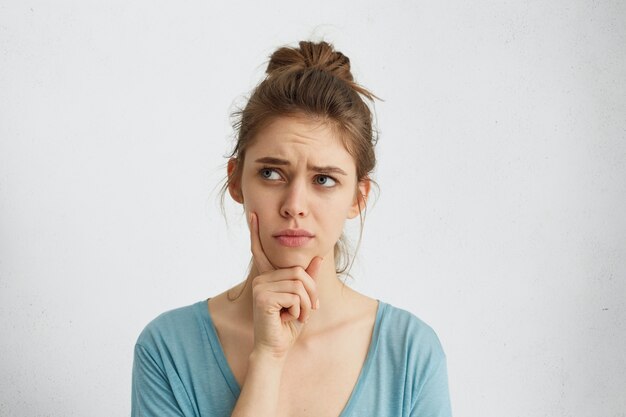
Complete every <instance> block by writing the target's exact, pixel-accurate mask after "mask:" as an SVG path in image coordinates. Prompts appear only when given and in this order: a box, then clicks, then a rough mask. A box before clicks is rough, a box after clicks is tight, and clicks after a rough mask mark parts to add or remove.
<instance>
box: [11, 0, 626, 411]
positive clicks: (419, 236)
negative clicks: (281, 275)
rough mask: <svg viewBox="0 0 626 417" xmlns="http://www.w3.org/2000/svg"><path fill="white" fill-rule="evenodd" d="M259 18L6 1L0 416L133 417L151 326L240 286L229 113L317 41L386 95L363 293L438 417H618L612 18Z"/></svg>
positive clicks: (458, 12)
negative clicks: (413, 345) (436, 377)
mask: <svg viewBox="0 0 626 417" xmlns="http://www.w3.org/2000/svg"><path fill="white" fill-rule="evenodd" d="M261 3H262V2H253V1H247V2H242V1H233V2H221V3H219V4H218V3H216V2H211V1H190V2H151V1H145V0H144V1H134V2H129V1H101V2H96V1H93V0H91V1H86V0H82V1H57V2H55V3H54V4H53V2H49V1H28V0H23V1H18V0H13V1H10V0H9V1H7V0H3V1H1V2H0V140H1V141H0V317H1V321H0V335H1V336H0V375H2V377H1V378H0V415H2V416H58V417H71V416H80V417H83V416H90V417H98V416H103V417H104V416H107V417H108V416H115V415H128V413H129V410H130V371H131V362H132V350H133V344H134V342H135V338H136V337H137V335H138V334H139V332H140V331H141V329H142V328H143V326H144V325H145V324H146V323H147V322H148V321H149V320H150V319H152V318H153V317H154V316H156V315H157V314H158V313H160V312H163V311H165V310H168V309H170V308H174V307H177V306H182V305H186V304H190V303H193V302H195V301H199V300H201V299H204V298H206V297H208V296H211V295H213V294H216V293H218V292H221V291H223V290H224V289H226V288H227V287H229V286H230V285H233V284H234V283H236V282H238V281H239V280H241V279H242V278H243V273H244V270H245V267H246V265H247V260H248V242H247V235H246V231H245V225H244V224H243V222H242V221H241V218H240V216H239V215H238V210H237V208H236V207H235V206H234V205H233V204H229V205H228V206H227V208H228V211H229V213H230V214H229V220H230V228H227V227H226V225H225V222H224V219H223V218H222V217H221V215H220V214H219V208H218V206H217V204H216V203H215V197H216V192H215V191H214V190H213V188H214V187H215V186H216V185H218V183H219V181H220V179H221V177H222V175H223V173H224V170H223V163H224V162H225V159H223V155H224V154H226V152H227V151H228V150H229V147H230V143H231V142H230V139H229V138H230V135H231V130H230V127H229V119H228V113H229V111H230V110H232V104H233V101H234V100H235V99H237V97H241V96H242V95H243V94H245V93H246V92H248V91H249V89H250V88H251V87H252V86H253V85H254V84H255V83H256V82H257V81H258V80H259V78H260V76H261V74H262V72H263V69H264V67H263V63H264V62H265V60H266V58H267V56H268V55H269V53H270V52H271V51H272V50H273V49H274V48H275V47H277V46H279V45H282V44H285V43H293V42H294V41H296V40H299V39H304V38H309V37H311V36H314V37H319V36H324V37H325V38H326V39H327V40H329V41H332V42H334V43H335V44H336V46H337V48H338V49H340V50H341V51H343V52H345V53H346V54H347V55H348V56H349V57H350V58H351V60H352V62H353V64H354V65H353V66H354V72H355V74H356V77H357V79H358V80H359V81H360V82H361V83H363V84H364V85H365V86H367V87H368V88H371V89H372V90H373V91H374V92H375V93H376V94H378V95H379V96H380V97H382V98H383V99H384V100H385V101H384V102H380V103H378V104H377V106H376V108H377V114H378V123H379V128H380V131H381V137H380V143H379V147H378V152H379V166H378V169H377V173H376V178H377V179H378V182H379V183H380V186H381V193H380V198H379V200H378V202H377V204H376V205H375V206H374V207H373V208H371V210H370V211H369V214H368V219H367V222H366V228H365V232H364V242H363V246H362V248H361V251H360V252H359V258H358V259H359V262H360V263H359V264H358V266H356V267H355V268H354V271H353V272H354V274H355V276H356V277H357V282H356V283H355V286H356V288H357V289H359V290H361V291H363V292H365V293H367V294H369V295H371V296H374V297H377V298H380V299H383V300H385V301H387V302H390V303H392V304H395V305H397V306H399V307H403V308H406V309H408V310H411V311H412V312H414V313H416V314H417V315H418V316H420V317H421V318H422V319H424V320H425V321H426V322H428V323H430V324H431V325H432V326H433V327H434V328H435V329H436V331H437V332H438V334H439V336H440V338H441V340H442V342H443V344H444V348H445V349H446V352H447V355H448V361H449V378H450V388H451V395H452V402H453V411H454V413H455V415H456V416H480V417H503V416H519V417H529V416H580V417H598V416H605V417H618V416H621V417H623V416H625V415H626V414H625V413H626V396H625V395H624V393H625V392H626V355H625V354H624V351H625V350H626V311H625V309H626V283H625V278H626V256H625V255H626V216H625V215H624V213H625V212H626V211H625V209H624V207H623V206H624V203H626V116H625V115H626V84H625V80H626V48H625V45H626V25H625V24H624V23H625V22H626V7H625V5H624V4H625V3H623V2H619V1H582V0H574V1H572V0H570V1H565V0H560V1H544V2H537V1H517V2H513V1H510V2H491V1H483V0H479V1H473V2H465V1H453V2H441V1H421V2H405V1H387V2H382V1H378V2H372V1H358V2H357V1H353V2H343V3H342V2H337V3H335V2H333V1H328V0H325V1H318V2H287V1H277V2H273V3H272V4H271V6H269V5H268V6H262V5H261Z"/></svg>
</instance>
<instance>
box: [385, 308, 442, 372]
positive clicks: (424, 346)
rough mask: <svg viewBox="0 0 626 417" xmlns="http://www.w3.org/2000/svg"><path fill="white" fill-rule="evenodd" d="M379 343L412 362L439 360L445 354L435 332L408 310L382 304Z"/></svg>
mask: <svg viewBox="0 0 626 417" xmlns="http://www.w3.org/2000/svg"><path fill="white" fill-rule="evenodd" d="M381 307H382V309H383V311H382V316H381V322H380V330H379V332H380V334H379V339H380V341H381V342H382V343H383V344H385V345H387V347H388V348H391V349H392V350H395V351H399V350H401V351H402V352H403V353H404V354H406V355H407V356H409V357H412V358H413V359H414V360H418V359H422V360H428V361H431V360H437V361H438V360H441V359H445V353H444V350H443V347H442V345H441V342H440V340H439V337H438V336H437V333H436V332H435V330H434V329H433V328H432V327H431V326H430V325H429V324H427V323H426V322H424V321H423V320H422V319H420V318H419V317H417V316H416V315H415V314H413V313H411V312H410V311H408V310H405V309H402V308H399V307H395V306H393V305H391V304H387V303H383V302H382V301H381Z"/></svg>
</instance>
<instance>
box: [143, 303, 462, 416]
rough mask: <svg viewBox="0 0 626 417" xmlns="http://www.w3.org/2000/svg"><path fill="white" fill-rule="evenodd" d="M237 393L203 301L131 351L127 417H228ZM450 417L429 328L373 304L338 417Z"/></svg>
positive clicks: (153, 327) (164, 319) (162, 322)
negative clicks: (359, 360)
mask: <svg viewBox="0 0 626 417" xmlns="http://www.w3.org/2000/svg"><path fill="white" fill-rule="evenodd" d="M240 391H241V388H240V387H239V384H238V383H237V381H236V380H235V377H234V375H233V373H232V371H231V369H230V367H229V365H228V363H227V361H226V357H225V355H224V351H223V350H222V346H221V345H220V342H219V339H218V337H217V332H216V330H215V326H214V325H213V321H212V320H211V315H210V314H209V309H208V307H207V301H206V300H204V301H200V302H197V303H195V304H192V305H190V306H187V307H182V308H178V309H176V310H172V311H169V312H166V313H163V314H161V315H160V316H159V317H157V318H156V319H154V320H153V321H152V322H150V323H149V324H148V325H147V326H146V328H145V329H144V330H143V332H142V333H141V335H140V336H139V338H138V340H137V344H136V345H135V357H134V363H133V380H132V411H131V414H132V417H153V416H154V417H157V416H158V417H170V416H177V417H179V416H180V417H182V416H184V417H192V416H193V417H229V416H230V415H231V413H232V410H233V408H234V407H235V403H236V402H237V398H238V397H239V393H240ZM348 416H349V417H356V416H364V417H365V416H368V417H369V416H376V417H405V416H406V417H450V416H451V411H450V399H449V394H448V377H447V370H446V356H445V354H444V352H443V349H442V348H441V344H440V343H439V339H438V338H437V335H436V334H435V332H434V331H433V329H432V328H431V327H429V326H428V325H427V324H426V323H424V322H423V321H421V320H420V319H418V318H417V317H416V316H414V315H413V314H411V313H409V312H408V311H405V310H402V309H399V308H396V307H393V306H392V305H390V304H386V303H383V302H382V301H379V303H378V311H377V314H376V322H375V325H374V332H373V334H372V340H371V343H370V347H369V350H368V353H367V357H366V359H365V363H364V364H363V368H362V369H361V373H360V375H359V378H358V380H357V383H356V385H355V387H354V389H353V391H352V394H351V396H350V399H349V400H348V403H347V404H346V406H345V408H344V410H343V411H342V412H341V414H340V416H339V417H348Z"/></svg>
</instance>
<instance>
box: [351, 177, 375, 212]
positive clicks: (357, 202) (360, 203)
mask: <svg viewBox="0 0 626 417" xmlns="http://www.w3.org/2000/svg"><path fill="white" fill-rule="evenodd" d="M371 186H372V182H371V180H370V179H369V178H368V177H365V178H364V179H362V180H361V181H359V183H358V184H357V190H356V195H355V196H354V202H353V203H352V207H350V210H349V211H348V218H349V219H354V218H355V217H356V216H358V215H359V213H360V212H361V211H362V210H363V209H365V205H366V204H367V197H368V196H369V194H370V188H371Z"/></svg>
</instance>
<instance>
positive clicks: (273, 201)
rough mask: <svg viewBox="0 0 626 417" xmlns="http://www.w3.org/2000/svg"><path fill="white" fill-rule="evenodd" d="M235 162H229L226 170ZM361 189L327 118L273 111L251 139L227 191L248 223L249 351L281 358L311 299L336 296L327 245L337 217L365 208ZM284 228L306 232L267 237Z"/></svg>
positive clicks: (365, 188) (364, 187)
mask: <svg viewBox="0 0 626 417" xmlns="http://www.w3.org/2000/svg"><path fill="white" fill-rule="evenodd" d="M268 158H273V159H277V160H279V161H270V160H269V159H268ZM236 164H237V161H236V160H234V159H232V160H231V161H229V166H228V172H229V175H232V173H233V172H234V171H235V166H236ZM369 189H370V183H369V181H368V180H367V179H366V180H362V181H358V180H357V177H356V165H355V162H354V158H353V157H352V155H350V154H349V153H348V151H347V150H346V149H345V147H344V145H343V143H342V141H341V138H340V137H338V135H337V133H336V132H335V131H334V130H333V129H332V128H331V127H330V126H328V125H327V124H324V123H321V122H319V121H315V120H312V119H309V118H305V117H281V118H277V119H276V120H274V121H273V122H272V123H270V124H269V125H268V126H267V127H266V128H265V129H263V130H262V131H261V132H259V134H258V135H257V137H255V138H254V140H253V142H252V144H251V145H250V146H249V147H248V148H247V150H246V155H245V161H244V166H243V167H242V169H241V176H240V178H237V179H234V178H232V177H231V182H230V186H229V192H230V194H231V196H232V197H233V199H234V200H235V201H237V202H239V203H241V204H243V206H244V209H245V213H246V216H247V218H248V220H249V226H250V240H251V250H252V255H253V267H252V270H251V272H250V276H249V279H251V278H252V279H251V281H252V286H251V294H250V298H251V299H252V300H251V301H252V302H251V303H250V304H251V305H252V317H253V321H254V335H255V350H257V351H263V352H267V353H269V354H271V355H272V356H275V357H285V356H286V355H287V353H288V351H289V349H290V348H291V347H292V346H293V344H294V343H295V341H296V339H297V338H298V336H299V335H300V333H301V332H302V330H303V329H302V324H303V323H306V322H307V321H309V320H310V319H311V315H312V311H314V310H316V308H315V307H316V304H317V303H318V300H319V302H320V305H321V304H326V303H325V301H328V302H329V303H333V302H334V301H335V300H336V301H339V300H338V298H339V297H341V296H340V288H341V283H340V281H339V280H338V279H337V276H336V272H335V259H334V254H333V252H334V245H335V243H336V242H337V240H338V239H339V237H340V236H341V233H342V231H343V227H344V223H345V221H346V220H347V219H352V218H354V217H356V216H358V215H359V212H360V207H364V206H365V199H366V198H367V195H368V194H369ZM359 205H360V207H359ZM285 229H305V230H307V231H309V232H311V233H312V234H313V235H314V237H313V238H312V239H310V241H309V242H307V243H306V244H305V245H303V246H300V247H295V248H294V247H286V246H284V245H281V244H280V242H279V241H278V239H276V238H275V237H274V236H275V235H276V234H277V233H279V232H280V231H282V230H285ZM244 295H246V294H245V293H244ZM329 312H330V311H329ZM328 319H329V321H328V322H330V317H329V318H328ZM321 323H322V322H321V320H318V322H317V325H318V326H320V325H321Z"/></svg>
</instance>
